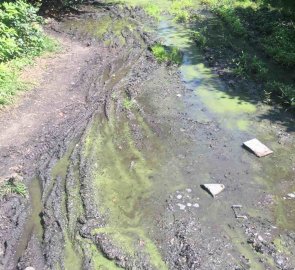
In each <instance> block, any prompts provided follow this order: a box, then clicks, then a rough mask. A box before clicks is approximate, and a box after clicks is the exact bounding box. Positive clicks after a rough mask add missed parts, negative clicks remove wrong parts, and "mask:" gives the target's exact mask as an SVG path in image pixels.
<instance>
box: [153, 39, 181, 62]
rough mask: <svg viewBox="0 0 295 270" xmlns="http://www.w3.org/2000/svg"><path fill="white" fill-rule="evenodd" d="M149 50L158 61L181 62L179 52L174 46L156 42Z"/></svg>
mask: <svg viewBox="0 0 295 270" xmlns="http://www.w3.org/2000/svg"><path fill="white" fill-rule="evenodd" d="M151 51H152V53H153V55H154V56H155V58H156V59H157V61H158V62H159V63H163V62H166V63H172V64H178V65H179V64H181V61H182V55H181V52H180V50H179V49H177V48H175V47H173V48H168V47H166V46H163V45H162V44H156V45H154V46H152V47H151Z"/></svg>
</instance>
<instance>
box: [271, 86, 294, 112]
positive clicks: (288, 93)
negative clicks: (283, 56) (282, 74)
mask: <svg viewBox="0 0 295 270" xmlns="http://www.w3.org/2000/svg"><path fill="white" fill-rule="evenodd" d="M266 89H267V92H268V93H271V94H276V96H278V97H279V98H280V99H281V100H282V101H283V103H285V104H287V105H288V106H293V107H295V85H294V84H286V83H282V82H278V81H272V82H268V83H267V85H266Z"/></svg>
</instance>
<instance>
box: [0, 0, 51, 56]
mask: <svg viewBox="0 0 295 270" xmlns="http://www.w3.org/2000/svg"><path fill="white" fill-rule="evenodd" d="M37 11H38V10H37V9H36V8H35V7H33V6H32V5H29V4H27V3H26V2H25V1H23V0H18V1H16V2H15V3H12V2H4V3H2V4H0V43H1V46H0V62H5V61H8V60H10V59H12V58H15V57H18V56H21V55H36V54H38V53H40V51H42V50H43V49H44V48H45V47H46V44H45V42H44V41H45V35H44V33H43V31H42V28H41V26H40V23H41V22H42V18H41V17H40V16H38V15H37Z"/></svg>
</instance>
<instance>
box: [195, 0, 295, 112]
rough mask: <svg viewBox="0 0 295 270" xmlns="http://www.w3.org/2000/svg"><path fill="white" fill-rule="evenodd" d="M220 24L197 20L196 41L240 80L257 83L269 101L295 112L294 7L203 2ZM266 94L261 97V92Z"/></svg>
mask: <svg viewBox="0 0 295 270" xmlns="http://www.w3.org/2000/svg"><path fill="white" fill-rule="evenodd" d="M201 3H202V4H204V5H207V6H208V7H209V9H210V10H211V11H212V12H213V13H214V14H216V18H214V19H210V18H208V17H207V18H203V19H199V20H198V28H197V29H196V31H195V32H194V33H193V34H192V39H193V40H194V41H195V42H196V44H197V45H198V46H199V47H200V48H204V49H206V50H208V49H209V50H210V54H211V59H209V62H210V61H211V63H210V64H214V63H216V62H217V63H218V62H220V63H222V64H223V65H225V66H226V70H227V71H229V73H232V74H233V75H235V76H238V77H240V78H242V79H251V78H252V79H254V80H255V81H256V83H258V84H259V85H260V86H261V87H260V86H259V87H258V88H259V89H261V90H264V92H265V96H266V98H267V100H269V98H270V97H272V98H275V99H277V100H278V101H279V102H281V103H283V104H284V105H287V106H291V107H294V99H295V87H294V81H295V73H294V67H295V24H294V20H295V12H294V11H295V4H294V1H293V2H292V1H289V0H286V1H272V0H237V1H232V0H201ZM262 92H263V91H262Z"/></svg>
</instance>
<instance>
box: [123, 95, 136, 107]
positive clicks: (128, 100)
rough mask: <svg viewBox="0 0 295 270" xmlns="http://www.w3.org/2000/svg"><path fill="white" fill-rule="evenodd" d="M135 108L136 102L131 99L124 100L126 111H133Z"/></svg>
mask: <svg viewBox="0 0 295 270" xmlns="http://www.w3.org/2000/svg"><path fill="white" fill-rule="evenodd" d="M133 106H134V100H133V99H129V98H124V100H123V107H124V109H126V110H131V109H132V108H133Z"/></svg>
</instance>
